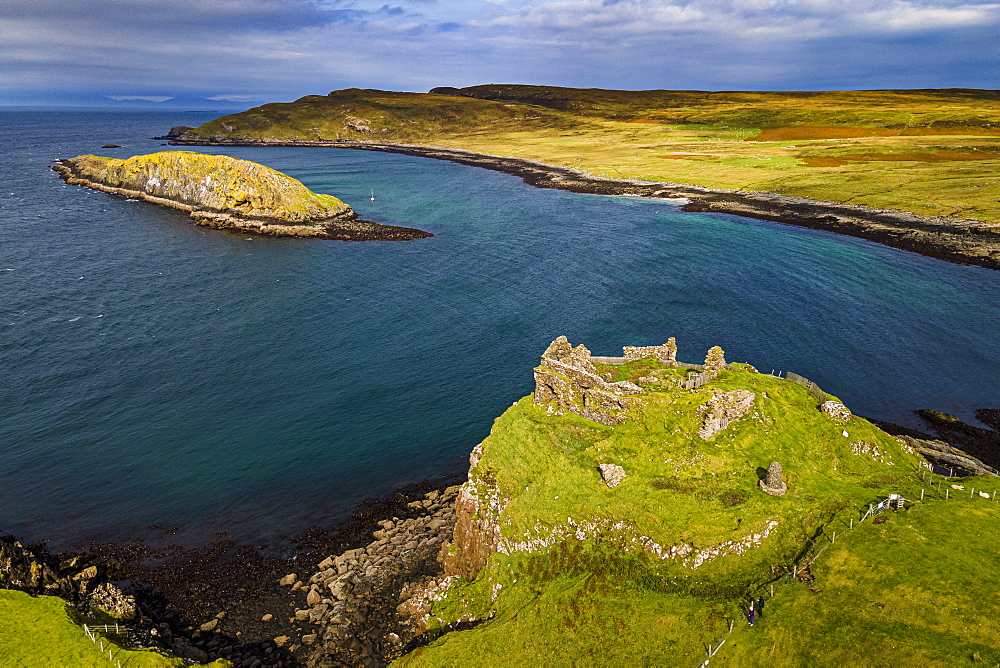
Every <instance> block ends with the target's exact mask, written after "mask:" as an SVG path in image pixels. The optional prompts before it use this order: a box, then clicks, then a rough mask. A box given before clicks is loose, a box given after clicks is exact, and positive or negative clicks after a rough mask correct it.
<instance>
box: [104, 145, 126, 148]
mask: <svg viewBox="0 0 1000 668" xmlns="http://www.w3.org/2000/svg"><path fill="white" fill-rule="evenodd" d="M101 148H121V146H119V145H118V144H105V145H103V146H101Z"/></svg>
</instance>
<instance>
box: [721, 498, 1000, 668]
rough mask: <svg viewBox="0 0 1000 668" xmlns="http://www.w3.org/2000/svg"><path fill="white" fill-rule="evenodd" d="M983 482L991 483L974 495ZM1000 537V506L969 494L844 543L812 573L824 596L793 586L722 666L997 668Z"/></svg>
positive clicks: (895, 517)
mask: <svg viewBox="0 0 1000 668" xmlns="http://www.w3.org/2000/svg"><path fill="white" fill-rule="evenodd" d="M977 482H978V483H979V484H985V483H984V482H983V481H982V480H979V481H977V480H975V479H972V480H969V481H967V482H966V486H968V485H975V484H976V483H977ZM989 489H990V491H992V489H993V488H992V487H990V488H989ZM998 532H1000V504H997V503H993V502H991V501H988V500H984V499H979V498H976V499H974V500H970V499H969V498H968V493H967V492H966V493H962V494H960V495H959V498H956V499H955V500H952V501H948V502H945V501H937V500H933V501H929V502H928V503H925V504H922V505H920V506H917V507H916V508H913V509H911V510H909V511H907V512H904V513H899V514H893V513H890V514H889V519H888V521H887V522H886V523H885V524H881V525H871V524H868V523H866V524H865V525H863V526H862V527H860V528H859V530H856V531H851V532H847V533H845V534H838V538H837V541H836V542H835V543H834V544H832V545H830V547H829V548H828V549H827V550H825V551H824V552H823V554H822V555H821V556H820V557H819V559H818V560H817V562H816V565H815V566H814V567H813V569H812V570H813V573H814V574H815V576H816V581H815V582H814V583H813V584H812V585H811V586H812V588H813V589H816V590H819V593H813V592H811V591H809V589H808V588H807V586H806V585H804V584H801V583H794V584H790V585H788V586H787V587H785V588H784V589H783V590H782V591H781V592H780V593H779V594H778V595H777V596H776V597H775V598H774V599H773V600H772V601H771V602H770V603H769V604H768V605H767V606H765V613H766V615H765V617H764V618H763V619H762V620H761V623H760V624H757V625H756V626H754V627H753V628H748V627H746V626H745V625H741V626H740V627H739V629H738V632H736V633H734V634H733V636H732V638H731V641H730V642H728V643H727V645H725V646H724V647H723V648H722V649H721V650H720V651H719V653H718V655H717V656H718V659H719V662H720V663H721V664H722V665H753V664H759V663H760V662H761V661H762V660H764V661H766V662H767V663H768V665H774V666H803V665H824V664H825V665H831V664H840V665H848V666H865V665H885V666H889V665H892V666H916V665H920V666H953V665H958V664H968V663H976V662H979V661H982V662H985V663H987V664H989V665H997V664H998V663H1000V644H998V642H997V638H998V637H1000V600H998V598H997V596H996V572H997V569H998V568H1000V556H998V554H997V552H996V550H995V549H994V548H993V546H992V545H989V544H987V541H990V542H992V541H991V537H992V536H996V535H997V533H998Z"/></svg>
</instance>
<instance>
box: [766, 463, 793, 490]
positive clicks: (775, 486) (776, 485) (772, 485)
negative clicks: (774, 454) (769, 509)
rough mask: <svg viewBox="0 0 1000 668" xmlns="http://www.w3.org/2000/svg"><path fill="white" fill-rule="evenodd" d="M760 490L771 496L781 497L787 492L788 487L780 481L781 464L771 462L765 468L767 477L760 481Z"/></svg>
mask: <svg viewBox="0 0 1000 668" xmlns="http://www.w3.org/2000/svg"><path fill="white" fill-rule="evenodd" d="M759 484H760V488H761V489H762V490H764V491H765V492H767V493H768V494H770V495H771V496H781V495H782V494H784V493H785V492H787V491H788V485H786V484H785V481H784V480H782V479H781V464H779V463H778V462H771V465H770V466H768V467H767V475H766V476H764V479H763V480H761V481H760V483H759Z"/></svg>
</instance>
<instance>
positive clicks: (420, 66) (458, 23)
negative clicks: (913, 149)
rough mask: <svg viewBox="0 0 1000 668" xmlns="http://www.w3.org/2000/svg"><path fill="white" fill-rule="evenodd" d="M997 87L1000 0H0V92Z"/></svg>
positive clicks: (264, 97) (156, 94)
mask: <svg viewBox="0 0 1000 668" xmlns="http://www.w3.org/2000/svg"><path fill="white" fill-rule="evenodd" d="M485 83H525V84H540V85H554V86H573V87H594V88H618V89H654V88H666V89H699V90H844V89H871V88H945V87H949V88H950V87H968V88H1000V1H998V2H975V1H972V2H963V1H961V0H484V1H482V2H470V1H461V0H396V1H395V2H389V3H386V2H379V1H377V2H366V1H365V0H0V105H3V106H10V105H30V106H39V105H105V106H121V107H129V106H147V107H148V106H152V107H157V106H163V107H177V106H182V107H186V108H205V109H211V108H217V107H239V108H248V107H252V106H256V105H258V104H261V103H264V102H275V101H290V100H294V99H296V98H298V97H301V96H303V95H310V94H325V93H327V92H329V91H331V90H336V89H340V88H350V87H357V88H381V89H387V90H407V91H427V90H429V89H430V88H432V87H435V86H458V87H461V86H470V85H475V84H485Z"/></svg>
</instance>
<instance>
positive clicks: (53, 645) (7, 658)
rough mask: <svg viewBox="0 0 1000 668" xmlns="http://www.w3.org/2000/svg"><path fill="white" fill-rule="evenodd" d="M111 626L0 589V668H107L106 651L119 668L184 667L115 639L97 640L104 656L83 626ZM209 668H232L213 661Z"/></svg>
mask: <svg viewBox="0 0 1000 668" xmlns="http://www.w3.org/2000/svg"><path fill="white" fill-rule="evenodd" d="M84 622H87V623H89V624H91V625H93V624H107V623H110V624H113V623H114V619H111V618H107V619H103V618H102V619H92V620H86V619H83V618H81V617H80V616H79V615H78V614H77V613H76V612H75V611H74V610H73V609H72V608H71V607H70V606H69V605H68V604H67V603H66V601H64V600H63V599H61V598H56V597H54V596H38V597H32V596H29V595H28V594H25V593H23V592H20V591H13V590H9V589H0V665H3V666H10V667H14V666H17V667H24V668H34V667H36V666H66V667H67V668H68V667H69V666H72V667H73V668H108V666H112V665H114V663H113V662H112V661H109V659H108V655H107V650H108V649H110V650H111V652H112V656H114V658H115V660H117V661H121V663H122V665H128V666H137V667H139V668H158V667H161V666H162V667H166V666H184V665H188V664H187V663H186V662H185V661H184V660H183V659H179V658H171V657H166V656H163V655H162V654H158V653H157V652H155V651H152V650H132V649H124V648H122V647H121V646H119V645H117V644H115V643H114V642H112V641H113V640H114V637H113V636H106V635H104V634H97V635H98V636H99V639H100V640H101V642H102V643H103V645H104V647H105V650H104V651H103V652H102V651H101V647H100V646H98V645H96V644H94V643H93V642H91V640H90V638H88V637H87V635H86V634H85V633H84V630H83V626H82V624H83V623H84ZM207 665H211V666H217V667H218V668H224V667H225V666H231V665H232V664H231V663H230V662H228V661H221V660H220V661H216V662H214V663H211V664H207Z"/></svg>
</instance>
